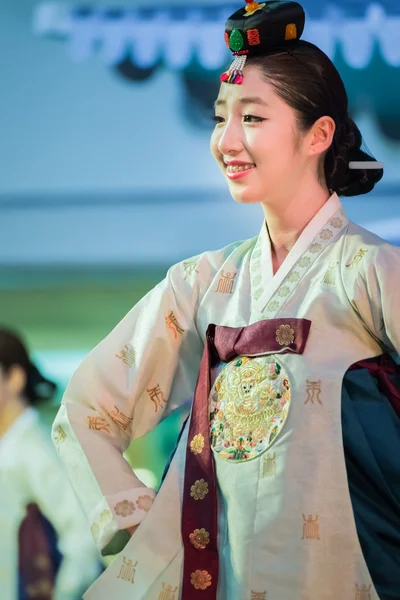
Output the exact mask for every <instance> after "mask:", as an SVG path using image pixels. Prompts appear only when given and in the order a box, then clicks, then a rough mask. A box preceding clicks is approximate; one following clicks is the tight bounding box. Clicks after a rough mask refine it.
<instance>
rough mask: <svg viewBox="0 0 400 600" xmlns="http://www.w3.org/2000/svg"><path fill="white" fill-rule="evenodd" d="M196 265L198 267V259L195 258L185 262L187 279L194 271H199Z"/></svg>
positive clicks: (184, 267)
mask: <svg viewBox="0 0 400 600" xmlns="http://www.w3.org/2000/svg"><path fill="white" fill-rule="evenodd" d="M196 267H197V261H195V260H186V261H185V262H184V263H183V270H184V272H185V277H184V278H183V279H185V280H186V279H187V277H189V276H190V275H192V273H198V271H196Z"/></svg>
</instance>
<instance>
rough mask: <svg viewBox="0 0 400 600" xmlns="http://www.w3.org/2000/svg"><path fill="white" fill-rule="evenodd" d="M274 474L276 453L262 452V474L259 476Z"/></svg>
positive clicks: (273, 475) (272, 475)
mask: <svg viewBox="0 0 400 600" xmlns="http://www.w3.org/2000/svg"><path fill="white" fill-rule="evenodd" d="M275 475H276V455H275V452H274V453H273V454H264V457H263V462H262V475H261V477H275Z"/></svg>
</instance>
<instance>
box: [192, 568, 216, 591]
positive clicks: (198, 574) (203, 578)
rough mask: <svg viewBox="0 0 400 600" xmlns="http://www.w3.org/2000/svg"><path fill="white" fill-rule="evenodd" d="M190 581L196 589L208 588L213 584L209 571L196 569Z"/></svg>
mask: <svg viewBox="0 0 400 600" xmlns="http://www.w3.org/2000/svg"><path fill="white" fill-rule="evenodd" d="M190 583H191V584H192V586H193V587H194V588H196V590H206V589H207V588H208V587H210V585H211V575H210V574H209V572H208V571H195V572H194V573H192V576H191V579H190Z"/></svg>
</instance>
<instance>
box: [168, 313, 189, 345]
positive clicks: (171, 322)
mask: <svg viewBox="0 0 400 600" xmlns="http://www.w3.org/2000/svg"><path fill="white" fill-rule="evenodd" d="M165 323H166V325H167V327H168V329H170V330H171V331H172V333H173V334H174V338H175V339H177V337H178V334H179V335H182V334H183V333H185V330H184V329H182V327H180V325H179V323H178V321H177V318H176V316H175V314H174V313H173V311H172V310H171V312H170V313H169V315H168V317H165Z"/></svg>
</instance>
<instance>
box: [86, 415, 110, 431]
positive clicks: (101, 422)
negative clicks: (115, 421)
mask: <svg viewBox="0 0 400 600" xmlns="http://www.w3.org/2000/svg"><path fill="white" fill-rule="evenodd" d="M87 420H88V427H89V429H93V430H94V431H106V432H107V433H110V425H109V423H107V421H106V420H105V419H104V418H103V417H87Z"/></svg>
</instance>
